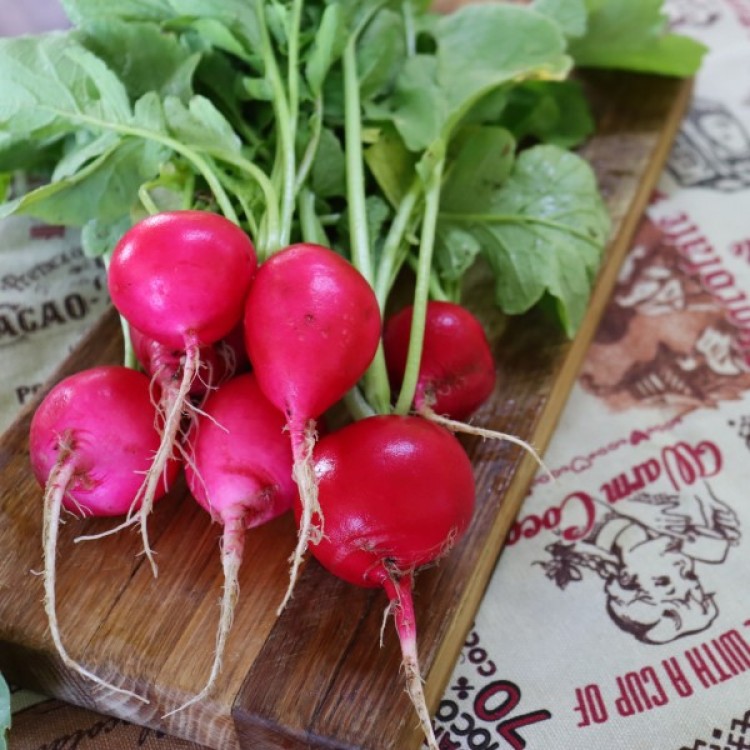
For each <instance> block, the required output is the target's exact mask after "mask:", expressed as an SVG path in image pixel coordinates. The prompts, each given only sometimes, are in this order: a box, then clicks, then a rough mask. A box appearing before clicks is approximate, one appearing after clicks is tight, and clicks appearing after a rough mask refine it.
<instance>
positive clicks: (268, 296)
mask: <svg viewBox="0 0 750 750" xmlns="http://www.w3.org/2000/svg"><path fill="white" fill-rule="evenodd" d="M380 327H381V320H380V311H379V309H378V301H377V299H376V297H375V293H374V292H373V290H372V288H371V287H370V285H369V284H368V283H367V281H366V280H365V278H364V277H363V276H362V275H361V274H360V273H359V271H357V270H356V269H355V268H354V267H353V266H352V265H351V264H350V263H348V262H347V261H346V260H344V259H343V258H342V257H341V256H339V255H337V254H336V253H335V252H333V250H329V249H327V248H325V247H321V246H320V245H312V244H299V245H292V246H290V247H288V248H285V249H284V250H282V251H280V252H278V253H276V254H275V255H272V256H271V257H270V258H269V259H268V260H267V261H265V262H264V263H263V264H262V265H261V266H260V268H259V269H258V273H257V275H256V277H255V280H254V282H253V285H252V287H251V289H250V293H249V294H248V298H247V304H246V308H245V343H246V345H247V351H248V354H249V356H250V361H251V362H252V363H253V368H254V372H255V374H256V376H257V378H258V385H259V386H260V388H261V390H262V391H263V393H264V394H265V395H266V398H268V399H269V401H271V403H272V404H274V405H275V406H276V408H278V409H279V410H281V411H282V412H283V413H284V415H285V417H286V422H287V427H288V429H289V433H290V438H291V442H292V453H293V456H294V478H295V481H296V482H297V485H298V487H299V491H300V496H301V501H302V508H303V513H302V520H301V523H300V529H299V535H298V540H297V546H296V549H295V551H294V554H293V555H292V565H291V575H290V582H289V589H288V590H287V593H286V596H285V597H284V601H283V602H282V604H281V607H280V609H283V607H284V606H285V605H286V602H287V601H288V599H289V597H290V596H291V593H292V590H293V588H294V584H295V581H296V578H297V573H298V569H299V565H300V563H301V560H302V556H303V555H304V553H305V550H306V549H307V545H308V542H309V540H310V539H311V538H313V537H315V538H319V537H320V535H321V534H322V533H323V517H322V514H321V513H320V509H319V507H318V500H317V487H316V482H315V475H314V472H313V471H312V464H311V453H312V449H313V447H314V445H315V440H316V433H315V420H316V419H317V418H318V417H320V415H322V414H323V412H324V411H325V410H326V409H328V408H329V407H331V406H333V404H335V403H336V402H337V401H338V400H339V399H341V398H342V396H344V394H345V393H346V392H347V391H348V390H349V389H350V388H352V387H353V386H354V385H355V384H356V382H357V381H358V380H359V379H360V378H361V377H362V375H363V374H364V372H365V370H366V369H367V367H368V365H369V364H370V362H371V361H372V359H373V357H374V356H375V352H376V350H377V347H378V344H379V341H380ZM315 514H317V518H318V523H317V525H314V524H313V521H312V519H313V516H314V515H315Z"/></svg>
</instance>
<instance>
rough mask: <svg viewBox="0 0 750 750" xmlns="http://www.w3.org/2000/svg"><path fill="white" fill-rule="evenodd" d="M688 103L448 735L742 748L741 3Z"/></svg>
mask: <svg viewBox="0 0 750 750" xmlns="http://www.w3.org/2000/svg"><path fill="white" fill-rule="evenodd" d="M668 8H669V10H670V12H671V14H672V18H673V22H674V25H675V27H676V28H677V30H679V31H681V32H682V33H685V34H688V35H690V36H693V37H695V38H698V39H700V40H701V41H703V42H704V43H706V44H707V45H708V46H709V48H710V53H709V55H708V57H707V58H706V60H705V63H704V65H703V68H702V70H701V72H700V74H699V76H698V79H697V81H696V86H695V92H694V99H693V102H692V105H691V108H690V111H689V113H688V114H687V116H686V118H685V120H684V122H683V124H682V127H681V129H680V132H679V134H678V136H677V139H676V142H675V144H674V147H673V149H672V152H671V156H670V158H669V162H668V166H667V168H666V170H665V172H664V174H663V177H662V179H661V181H660V184H659V189H658V190H657V191H656V193H655V195H654V196H653V199H652V202H651V205H650V207H649V209H648V212H647V216H646V217H645V218H644V220H643V222H642V224H641V227H640V230H639V232H638V236H637V237H636V239H635V242H634V244H633V247H632V249H631V251H630V253H629V255H628V257H627V259H626V261H625V263H624V264H623V267H622V270H621V273H620V275H619V278H618V282H617V286H616V289H615V291H614V294H613V295H612V298H611V300H610V303H609V306H608V308H607V310H606V312H605V315H604V319H603V321H602V323H601V325H600V327H599V330H598V332H597V334H596V337H595V341H594V343H593V345H592V346H591V349H590V351H589V352H588V354H587V358H586V361H585V364H584V366H583V368H582V371H581V373H580V377H579V379H578V381H577V383H576V385H575V387H574V390H573V392H572V395H571V397H570V400H569V401H568V403H567V405H566V408H565V411H564V413H563V416H562V419H561V422H560V425H559V427H558V428H557V430H556V432H555V436H554V438H553V441H552V444H551V445H550V447H549V449H548V451H547V454H546V456H545V461H546V463H547V465H548V466H549V467H550V469H551V470H552V473H553V474H554V476H555V477H556V479H557V481H556V482H554V483H553V482H551V481H549V480H548V478H547V476H545V475H543V474H540V475H538V476H537V478H536V480H535V482H534V483H533V485H532V487H531V490H530V492H529V495H528V497H527V498H526V500H525V502H524V505H523V507H522V509H521V512H520V514H519V517H518V519H517V521H516V523H515V524H514V526H513V527H512V530H511V532H510V536H509V538H508V540H507V545H506V548H505V549H504V551H503V554H502V556H501V559H500V562H499V564H498V566H497V568H496V571H495V573H494V576H493V579H492V581H491V583H490V586H489V588H488V590H487V593H486V595H485V597H484V600H483V602H482V606H481V608H480V610H479V612H478V614H477V617H476V622H475V626H474V629H473V630H472V632H471V634H470V636H469V639H468V640H467V643H466V645H465V648H464V649H463V652H462V655H461V660H460V663H459V664H458V666H457V667H456V669H455V672H454V674H453V676H452V678H451V680H450V683H449V686H448V689H447V691H446V693H445V696H444V699H443V701H442V703H441V704H440V707H439V710H438V713H437V717H436V724H437V731H438V733H439V738H440V747H441V748H442V750H453V749H454V748H455V749H458V748H461V750H464V749H466V750H468V749H469V748H471V749H472V750H480V749H481V750H502V749H504V748H523V747H527V748H532V749H534V748H540V749H542V748H562V749H564V750H573V749H575V750H603V748H607V749H608V750H698V749H699V748H705V749H706V750H735V749H741V748H750V599H749V598H748V595H747V591H748V589H747V587H748V572H749V571H750V500H749V499H748V488H749V487H750V453H749V451H750V393H749V391H750V2H748V1H747V0H681V1H680V2H672V3H669V4H668Z"/></svg>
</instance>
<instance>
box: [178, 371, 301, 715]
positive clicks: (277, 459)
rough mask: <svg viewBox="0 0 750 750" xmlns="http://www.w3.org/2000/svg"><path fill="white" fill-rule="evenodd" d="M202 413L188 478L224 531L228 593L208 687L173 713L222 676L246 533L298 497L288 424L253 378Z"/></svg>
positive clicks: (213, 398)
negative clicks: (286, 427)
mask: <svg viewBox="0 0 750 750" xmlns="http://www.w3.org/2000/svg"><path fill="white" fill-rule="evenodd" d="M201 412H202V413H201V414H200V415H199V416H198V417H197V418H196V420H195V421H194V423H193V426H192V430H191V432H190V434H189V436H188V441H187V442H188V454H187V460H186V466H185V477H186V479H187V484H188V487H189V489H190V492H191V493H192V495H193V497H194V498H195V499H196V501H197V502H198V503H199V504H200V505H201V506H202V507H203V508H204V509H205V510H206V511H208V513H210V514H211V518H212V519H213V520H214V521H216V522H218V523H219V524H221V525H222V527H223V531H222V538H221V545H220V549H221V561H222V567H223V570H224V592H223V596H222V602H221V612H220V615H219V624H218V627H217V631H216V648H215V652H214V662H213V664H212V667H211V671H210V674H209V677H208V679H207V681H206V684H205V685H204V687H203V688H202V690H201V691H200V692H199V693H198V694H196V695H195V696H194V697H193V698H191V699H190V700H189V701H188V702H187V703H185V704H183V705H182V706H180V707H179V708H176V709H174V710H173V711H170V713H169V714H167V716H168V715H170V714H172V713H176V712H177V711H181V710H183V709H184V708H187V706H190V705H192V704H194V703H197V702H198V701H200V700H202V699H203V698H205V697H206V696H208V695H209V694H210V693H211V691H212V689H213V688H214V686H215V684H216V681H217V679H218V677H219V673H220V671H221V664H222V659H223V656H224V652H225V650H226V643H227V639H228V637H229V632H230V629H231V624H232V618H233V614H234V608H235V605H236V602H237V597H238V595H239V585H238V574H239V568H240V564H241V563H242V555H243V549H244V539H245V531H246V530H247V529H251V528H253V527H255V526H259V525H261V524H263V523H266V522H267V521H270V520H272V519H274V518H276V517H277V516H279V515H281V514H282V513H286V512H287V511H288V510H290V509H291V507H292V503H293V501H294V498H295V497H296V496H297V487H296V485H295V483H294V480H293V479H292V463H293V462H292V450H291V445H290V442H289V438H288V436H287V435H286V434H285V432H284V430H285V425H286V420H285V418H284V415H283V414H282V413H281V412H280V411H279V410H278V409H277V408H276V407H275V406H273V404H271V403H270V402H269V401H268V399H267V398H266V397H265V396H264V395H263V393H262V392H261V390H260V388H258V384H257V382H256V380H255V377H254V375H252V374H247V375H240V376H238V377H236V378H233V379H232V380H229V381H228V382H226V383H224V384H223V385H221V386H220V387H219V388H218V389H217V390H216V391H214V392H212V393H211V394H209V396H208V398H207V399H206V402H205V403H204V405H203V408H202V410H201ZM252 564H256V565H258V564H262V561H258V560H255V561H253V563H252Z"/></svg>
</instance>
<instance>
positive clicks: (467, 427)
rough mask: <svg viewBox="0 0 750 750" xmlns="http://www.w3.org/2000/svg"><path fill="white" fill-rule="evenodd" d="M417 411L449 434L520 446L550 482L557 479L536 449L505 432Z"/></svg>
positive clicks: (433, 412)
mask: <svg viewBox="0 0 750 750" xmlns="http://www.w3.org/2000/svg"><path fill="white" fill-rule="evenodd" d="M418 411H419V414H420V415H421V416H423V417H424V418H425V419H429V420H430V421H432V422H436V423H437V424H441V425H443V427H447V428H448V429H449V430H451V432H463V433H465V434H467V435H478V436H479V437H483V438H488V439H490V440H506V441H507V442H509V443H513V444H514V445H520V446H521V448H523V449H524V450H525V451H527V452H528V453H530V454H531V455H532V456H533V457H534V460H535V461H536V462H537V464H539V467H540V468H541V469H542V471H544V473H545V474H547V476H548V477H549V478H550V480H551V481H552V482H556V481H557V479H555V476H554V475H553V474H552V472H551V471H550V470H549V468H548V467H547V464H545V463H544V461H543V460H542V457H541V456H540V455H539V453H538V452H537V450H536V448H534V446H533V445H531V443H527V442H526V441H525V440H522V439H521V438H519V437H516V436H515V435H510V434H509V433H507V432H499V431H497V430H488V429H485V428H484V427H477V426H475V425H471V424H466V423H465V422H459V421H457V420H455V419H449V418H448V417H443V416H442V415H440V414H438V413H437V412H435V411H433V410H432V409H431V408H430V407H429V406H422V407H420V409H419V410H418Z"/></svg>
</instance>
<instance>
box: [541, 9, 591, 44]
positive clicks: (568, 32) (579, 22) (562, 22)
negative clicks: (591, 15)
mask: <svg viewBox="0 0 750 750" xmlns="http://www.w3.org/2000/svg"><path fill="white" fill-rule="evenodd" d="M531 7H532V8H533V9H534V10H536V11H538V12H539V13H543V14H544V15H545V16H549V17H550V18H552V19H554V20H555V21H556V22H557V24H558V25H559V26H560V28H561V29H562V31H563V33H564V34H565V36H567V37H579V36H583V34H585V33H586V21H587V15H588V12H587V10H586V3H585V0H534V2H533V3H532V4H531Z"/></svg>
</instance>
